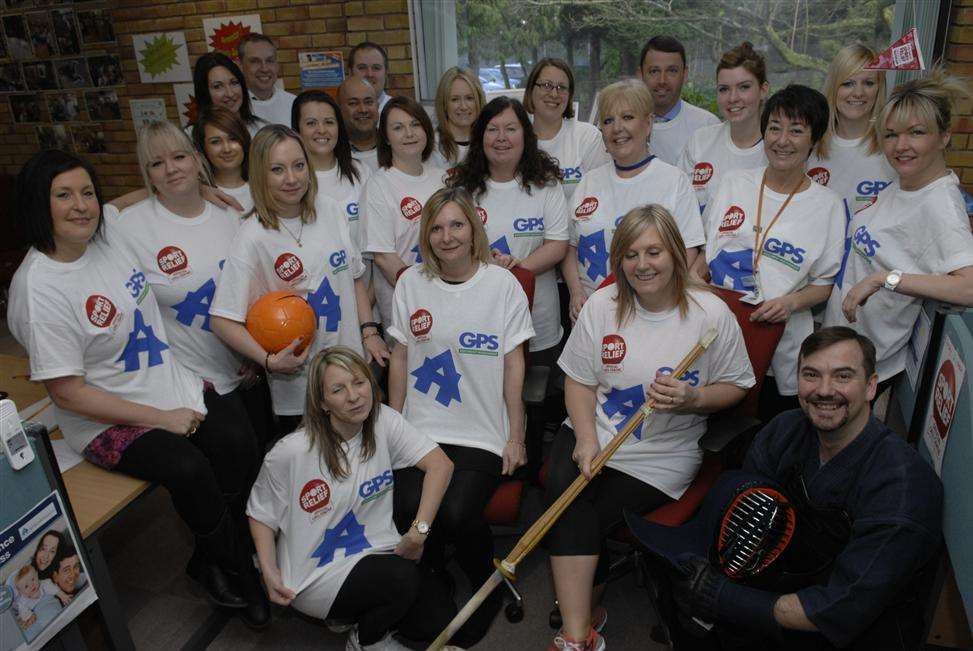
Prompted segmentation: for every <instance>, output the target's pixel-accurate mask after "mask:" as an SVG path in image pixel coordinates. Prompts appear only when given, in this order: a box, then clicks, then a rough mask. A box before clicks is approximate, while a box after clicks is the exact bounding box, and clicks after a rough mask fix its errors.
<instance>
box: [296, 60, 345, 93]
mask: <svg viewBox="0 0 973 651" xmlns="http://www.w3.org/2000/svg"><path fill="white" fill-rule="evenodd" d="M297 60H298V63H300V66H301V89H302V90H307V89H308V88H334V87H337V86H340V85H341V82H343V81H344V80H345V66H344V61H343V59H342V57H341V52H299V53H298V58H297Z"/></svg>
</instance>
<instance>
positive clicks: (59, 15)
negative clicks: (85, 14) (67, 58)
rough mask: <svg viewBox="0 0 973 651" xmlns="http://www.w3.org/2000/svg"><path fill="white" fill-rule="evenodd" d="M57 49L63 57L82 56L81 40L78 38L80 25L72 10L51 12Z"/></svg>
mask: <svg viewBox="0 0 973 651" xmlns="http://www.w3.org/2000/svg"><path fill="white" fill-rule="evenodd" d="M51 22H52V23H53V25H54V35H55V37H56V38H57V49H58V50H60V52H61V54H62V55H66V54H81V39H80V38H79V37H78V24H77V21H76V20H75V17H74V11H73V10H71V9H55V10H54V11H52V12H51Z"/></svg>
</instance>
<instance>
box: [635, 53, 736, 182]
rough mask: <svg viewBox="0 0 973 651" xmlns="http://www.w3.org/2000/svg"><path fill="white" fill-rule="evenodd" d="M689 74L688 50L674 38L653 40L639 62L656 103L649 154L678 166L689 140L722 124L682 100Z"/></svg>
mask: <svg viewBox="0 0 973 651" xmlns="http://www.w3.org/2000/svg"><path fill="white" fill-rule="evenodd" d="M688 73H689V70H688V68H687V67H686V49H685V48H684V47H683V45H682V43H680V42H679V41H678V40H677V39H675V38H673V37H672V36H666V35H661V36H653V37H652V38H651V39H649V41H648V43H646V44H645V47H643V48H642V56H641V58H640V59H639V78H640V79H641V80H642V81H643V82H644V83H645V85H646V87H647V88H648V89H649V92H650V93H652V100H653V101H654V102H655V125H654V126H653V127H652V142H651V144H650V146H649V151H651V152H652V153H653V154H655V155H656V156H658V157H659V158H661V159H662V160H664V161H665V162H667V163H669V164H670V165H675V164H676V163H677V162H678V161H679V154H681V153H682V150H683V147H685V146H686V143H687V142H688V141H689V138H690V137H691V136H692V135H693V133H695V132H696V129H698V128H700V127H705V126H709V125H711V124H719V122H720V120H719V118H717V117H716V116H715V115H713V114H712V113H710V112H709V111H707V110H705V109H701V108H699V107H698V106H693V105H692V104H690V103H689V102H686V101H684V100H683V99H682V98H681V94H682V87H683V84H685V83H686V78H687V76H688Z"/></svg>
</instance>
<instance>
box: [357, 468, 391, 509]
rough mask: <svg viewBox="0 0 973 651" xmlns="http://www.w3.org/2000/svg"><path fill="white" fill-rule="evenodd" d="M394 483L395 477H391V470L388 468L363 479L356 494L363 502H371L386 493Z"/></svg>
mask: <svg viewBox="0 0 973 651" xmlns="http://www.w3.org/2000/svg"><path fill="white" fill-rule="evenodd" d="M394 485H395V479H394V478H393V475H392V470H391V469H389V470H386V471H385V472H383V473H382V474H381V475H375V476H374V477H372V478H371V479H366V480H365V481H363V482H362V483H361V486H359V487H358V496H359V497H361V498H362V499H363V501H364V502H371V501H372V500H374V499H377V498H379V497H381V496H382V495H384V494H386V493H388V492H389V491H390V490H392V487H393V486H394Z"/></svg>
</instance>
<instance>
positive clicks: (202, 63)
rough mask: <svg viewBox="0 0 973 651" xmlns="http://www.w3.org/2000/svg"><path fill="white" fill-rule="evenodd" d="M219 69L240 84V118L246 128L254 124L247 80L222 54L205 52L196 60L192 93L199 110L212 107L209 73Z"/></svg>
mask: <svg viewBox="0 0 973 651" xmlns="http://www.w3.org/2000/svg"><path fill="white" fill-rule="evenodd" d="M219 67H223V68H226V69H227V70H229V71H230V74H232V75H233V76H234V77H236V80H237V81H238V82H239V83H240V92H241V93H243V103H242V104H240V117H241V118H242V119H243V121H244V122H245V123H246V124H247V125H248V126H249V125H251V124H253V123H255V122H256V121H257V120H258V119H259V118H257V116H255V115H254V114H253V108H251V106H250V91H248V90H247V80H246V79H245V78H244V76H243V71H242V70H240V66H238V65H237V64H235V63H233V59H231V58H230V57H228V56H226V55H225V54H223V53H222V52H207V53H206V54H204V55H203V56H201V57H199V58H198V59H197V60H196V67H195V68H193V93H194V94H195V97H196V104H197V105H198V106H199V109H200V110H202V109H204V108H206V107H207V106H212V105H213V98H212V97H210V94H209V71H210V70H212V69H213V68H219Z"/></svg>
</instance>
